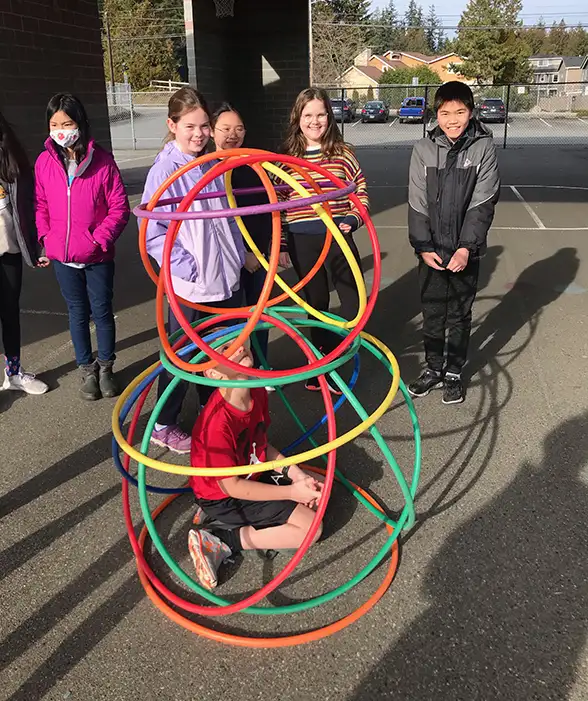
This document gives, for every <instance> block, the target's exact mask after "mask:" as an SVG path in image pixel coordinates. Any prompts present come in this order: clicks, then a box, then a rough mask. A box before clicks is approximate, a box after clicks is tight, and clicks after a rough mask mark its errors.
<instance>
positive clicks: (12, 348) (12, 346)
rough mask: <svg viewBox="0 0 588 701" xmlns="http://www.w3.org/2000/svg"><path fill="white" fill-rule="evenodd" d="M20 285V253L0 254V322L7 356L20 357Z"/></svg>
mask: <svg viewBox="0 0 588 701" xmlns="http://www.w3.org/2000/svg"><path fill="white" fill-rule="evenodd" d="M21 287H22V255H21V254H20V253H5V254H4V255H2V256H0V323H1V324H2V344H3V346H4V355H5V356H6V357H7V358H17V357H20V290H21Z"/></svg>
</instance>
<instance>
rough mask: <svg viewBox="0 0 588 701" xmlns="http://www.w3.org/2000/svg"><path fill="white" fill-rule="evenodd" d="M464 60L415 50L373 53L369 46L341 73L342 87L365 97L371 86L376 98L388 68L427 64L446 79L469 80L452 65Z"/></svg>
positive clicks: (452, 55) (458, 57) (455, 56)
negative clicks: (381, 80)
mask: <svg viewBox="0 0 588 701" xmlns="http://www.w3.org/2000/svg"><path fill="white" fill-rule="evenodd" d="M462 61H463V59H462V58H461V56H458V55H457V54H455V53H449V54H444V55H443V56H426V55H425V54H420V53H416V52H407V51H392V50H390V51H386V53H384V54H382V55H379V54H373V53H371V52H370V50H369V49H366V50H364V51H362V52H361V53H360V54H358V55H357V56H356V57H355V59H354V61H353V66H350V67H349V68H348V69H347V70H346V71H344V72H343V73H342V74H341V76H340V83H341V86H342V87H344V88H348V89H350V90H358V91H359V92H360V93H361V94H362V95H364V96H365V93H366V90H367V89H368V88H372V91H373V94H374V97H377V96H378V90H379V87H380V78H381V77H382V74H383V73H384V72H385V71H394V70H396V69H399V68H415V67H418V66H423V65H425V66H427V67H428V68H430V69H431V70H432V71H435V73H437V74H438V75H439V77H440V78H441V80H442V81H443V82H447V81H448V80H463V81H464V82H470V81H466V80H465V78H463V76H461V75H460V74H459V73H456V72H454V70H453V67H454V66H457V65H459V64H460V63H462Z"/></svg>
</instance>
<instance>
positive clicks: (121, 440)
mask: <svg viewBox="0 0 588 701" xmlns="http://www.w3.org/2000/svg"><path fill="white" fill-rule="evenodd" d="M361 336H362V338H365V339H366V340H367V341H369V342H370V343H373V344H374V345H375V346H376V347H377V348H378V349H379V350H381V351H382V353H383V354H384V355H385V356H386V358H387V360H388V362H389V363H390V365H391V369H392V384H391V385H390V389H389V390H388V393H387V394H386V396H385V397H384V400H383V401H382V403H381V404H380V406H379V407H378V408H377V409H376V410H375V411H374V412H373V414H371V415H370V416H368V417H367V419H365V420H364V421H362V422H361V423H359V424H358V425H357V426H355V428H352V429H351V430H349V431H347V433H343V434H342V435H341V436H338V437H337V438H336V439H335V440H333V441H330V442H329V443H325V444H324V445H319V446H317V447H316V448H312V449H311V450H307V451H305V452H304V453H298V455H290V456H289V457H287V458H281V459H280V460H270V462H265V463H263V465H256V468H258V469H256V472H266V471H267V470H277V469H278V468H281V467H285V466H286V465H294V464H298V463H303V462H308V461H310V460H313V459H314V458H316V457H319V456H320V455H324V454H325V453H328V452H330V451H331V450H336V449H337V448H340V447H341V446H342V445H345V443H348V442H349V441H351V440H353V439H354V438H357V436H359V435H360V434H361V433H363V432H364V431H365V430H366V429H368V428H370V426H373V425H374V424H375V423H376V421H377V420H378V419H379V418H380V417H381V416H383V415H384V413H385V412H386V410H387V409H388V407H389V406H390V405H391V404H392V402H393V401H394V397H395V396H396V392H397V391H398V386H399V384H400V368H399V366H398V361H397V360H396V358H395V357H394V354H393V353H392V351H391V350H390V349H389V348H388V347H387V346H386V345H384V344H383V343H382V342H381V341H380V340H379V339H377V338H376V337H375V336H372V335H371V334H369V333H366V332H364V331H362V332H361ZM158 366H159V362H156V363H153V365H151V366H150V367H148V368H147V369H146V370H145V371H143V372H142V373H141V374H140V375H139V376H138V377H136V378H135V379H134V380H133V381H132V382H131V384H130V385H129V386H128V387H127V388H126V389H125V390H124V392H123V393H122V394H121V395H120V397H119V398H118V400H117V402H116V405H115V407H114V411H113V412H112V432H113V434H114V437H115V439H116V442H117V443H118V445H119V446H120V448H121V449H122V450H123V451H124V452H125V453H126V454H127V455H128V456H129V457H130V458H131V459H133V460H135V461H136V462H138V463H142V464H143V465H146V466H147V467H151V468H153V469H154V470H159V471H160V472H168V473H170V474H173V475H184V476H185V475H189V476H191V475H197V476H200V477H213V476H216V475H218V468H216V467H189V466H187V465H174V464H173V463H169V462H160V461H159V460H155V459H154V458H150V457H149V456H147V455H143V453H140V452H139V451H138V450H136V449H135V448H133V446H132V445H130V444H129V443H127V441H126V439H125V437H124V436H123V434H122V431H121V429H120V427H119V425H118V417H119V416H120V413H121V410H122V407H123V405H124V403H125V402H126V400H127V398H128V397H129V395H130V394H131V393H132V392H133V391H134V390H135V388H136V387H137V386H138V385H139V384H140V383H141V382H142V381H143V380H144V379H145V378H146V377H147V376H148V375H149V374H150V373H151V372H153V371H154V370H155V369H156V368H157V367H158ZM250 472H251V465H237V466H236V467H227V468H223V474H224V475H226V476H227V477H233V476H234V475H248V474H249V473H250Z"/></svg>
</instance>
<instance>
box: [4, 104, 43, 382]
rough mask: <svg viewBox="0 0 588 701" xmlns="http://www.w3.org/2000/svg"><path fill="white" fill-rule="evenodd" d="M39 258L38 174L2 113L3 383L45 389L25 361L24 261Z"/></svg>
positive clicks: (34, 264)
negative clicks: (35, 178)
mask: <svg viewBox="0 0 588 701" xmlns="http://www.w3.org/2000/svg"><path fill="white" fill-rule="evenodd" d="M23 260H24V262H25V263H26V264H27V265H29V266H30V267H32V268H34V267H44V266H45V265H46V264H47V263H46V261H45V260H44V259H42V260H39V247H38V244H37V236H36V231H35V217H34V209H33V174H32V169H31V167H30V165H29V161H28V159H27V157H26V154H25V152H24V149H23V148H22V146H21V145H20V143H19V141H18V139H17V138H16V136H15V135H14V132H13V130H12V129H11V127H10V125H9V124H8V122H7V121H6V119H5V118H4V117H3V116H2V114H0V324H1V325H2V344H3V346H4V358H5V367H4V381H3V383H2V389H13V390H20V391H22V392H26V393H27V394H43V393H44V392H46V391H47V389H48V387H47V385H46V384H45V383H44V382H42V381H41V380H39V379H38V378H36V377H35V376H34V375H31V374H30V373H27V372H24V370H23V369H22V367H21V364H20V350H21V349H20V344H21V338H20V291H21V287H22V264H23Z"/></svg>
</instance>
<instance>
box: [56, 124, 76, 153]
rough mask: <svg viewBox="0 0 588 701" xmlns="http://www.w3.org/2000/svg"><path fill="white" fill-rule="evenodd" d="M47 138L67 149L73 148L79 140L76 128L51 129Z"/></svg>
mask: <svg viewBox="0 0 588 701" xmlns="http://www.w3.org/2000/svg"><path fill="white" fill-rule="evenodd" d="M49 136H50V137H51V138H52V139H53V141H55V143H56V144H59V146H63V148H68V147H69V146H73V145H74V144H75V142H76V141H77V140H78V139H79V138H80V130H79V129H78V128H77V127H76V128H75V129H52V130H51V131H50V132H49Z"/></svg>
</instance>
